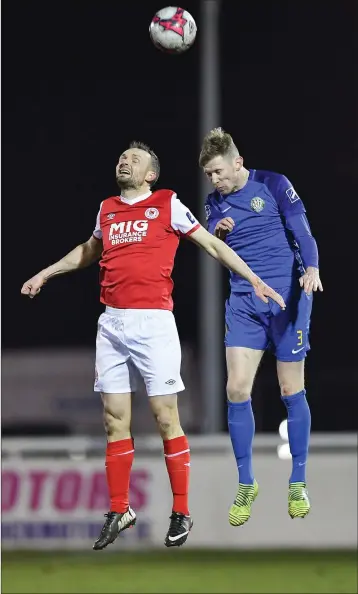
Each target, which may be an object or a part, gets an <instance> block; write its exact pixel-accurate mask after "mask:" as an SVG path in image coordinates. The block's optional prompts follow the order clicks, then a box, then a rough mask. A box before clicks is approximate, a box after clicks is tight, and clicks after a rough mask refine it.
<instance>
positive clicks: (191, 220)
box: [186, 210, 196, 225]
mask: <svg viewBox="0 0 358 594" xmlns="http://www.w3.org/2000/svg"><path fill="white" fill-rule="evenodd" d="M186 216H187V217H188V219H189V221H190V222H191V223H192V225H195V223H196V219H194V217H193V215H192V214H191V212H190V210H187V212H186Z"/></svg>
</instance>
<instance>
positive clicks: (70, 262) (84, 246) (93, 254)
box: [21, 236, 102, 298]
mask: <svg viewBox="0 0 358 594" xmlns="http://www.w3.org/2000/svg"><path fill="white" fill-rule="evenodd" d="M101 252H102V240H101V239H96V238H95V237H94V236H92V237H90V239H89V240H88V241H86V242H85V243H81V244H80V245H78V246H77V247H75V248H74V249H73V250H72V251H71V252H69V253H68V254H67V255H66V256H64V258H61V260H59V261H58V262H55V264H52V265H51V266H49V267H48V268H45V269H44V270H41V272H39V273H38V274H36V275H35V276H33V277H32V278H30V279H29V280H28V281H26V282H25V283H24V284H23V287H22V289H21V293H22V294H23V295H28V296H29V297H31V298H32V297H35V296H36V295H37V294H38V293H39V292H40V290H41V287H42V286H43V285H44V284H45V283H46V282H47V281H48V280H49V279H50V278H52V277H53V276H58V275H59V274H66V272H73V271H74V270H79V269H80V268H86V267H87V266H90V264H93V262H96V260H98V259H99V257H100V255H101Z"/></svg>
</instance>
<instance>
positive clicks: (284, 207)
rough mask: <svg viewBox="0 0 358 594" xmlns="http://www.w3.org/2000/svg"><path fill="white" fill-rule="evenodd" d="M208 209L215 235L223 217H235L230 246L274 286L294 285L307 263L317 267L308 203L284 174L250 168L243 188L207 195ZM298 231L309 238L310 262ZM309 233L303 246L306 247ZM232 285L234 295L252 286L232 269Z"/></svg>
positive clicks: (208, 217) (209, 228) (209, 223)
mask: <svg viewBox="0 0 358 594" xmlns="http://www.w3.org/2000/svg"><path fill="white" fill-rule="evenodd" d="M205 211H206V217H207V222H208V230H209V231H210V233H214V229H215V226H216V224H217V223H218V221H220V220H221V219H223V218H225V217H231V218H232V219H233V220H234V222H235V226H234V229H233V231H231V232H230V233H228V234H227V236H226V240H225V241H226V243H227V245H228V246H229V247H231V248H232V249H233V250H234V252H236V253H237V254H238V255H239V256H241V258H242V259H243V260H244V261H245V262H246V263H247V264H248V266H250V268H251V269H252V270H253V271H254V272H255V274H257V275H258V276H259V277H260V278H261V279H262V280H263V281H265V282H266V283H267V284H269V285H270V286H271V287H273V288H275V289H277V288H283V287H289V286H291V285H292V282H293V280H294V279H298V278H299V276H301V275H302V274H303V272H304V268H305V267H307V266H311V265H313V266H318V262H316V258H315V249H316V246H315V241H314V239H313V238H312V235H311V233H310V229H309V225H308V221H307V219H306V216H305V212H306V211H305V207H304V205H303V203H302V200H301V199H300V197H299V196H298V195H297V193H296V192H295V190H294V188H293V186H292V184H291V183H290V182H289V180H288V179H287V178H286V177H285V176H284V175H281V174H278V173H273V172H270V171H259V170H256V169H251V170H249V178H248V181H247V183H246V185H245V186H244V187H243V188H242V189H241V190H238V191H237V192H233V193H232V194H229V195H226V196H221V194H220V193H219V192H218V191H215V192H213V193H212V194H209V196H208V197H207V199H206V202H205ZM297 229H300V230H301V231H297ZM300 233H301V235H302V237H303V236H305V235H306V236H307V237H308V236H309V238H310V240H311V243H310V246H309V249H308V250H306V251H307V253H308V256H307V258H306V259H308V260H310V259H311V260H312V261H309V262H305V258H302V257H301V256H302V254H300V237H299V236H300ZM307 237H306V244H304V242H303V241H302V244H303V245H307ZM312 242H313V243H312ZM317 258H318V256H317ZM230 284H231V290H232V292H235V293H242V292H249V291H252V290H253V288H252V286H251V285H250V284H249V283H248V282H247V281H246V280H245V279H243V278H242V277H241V276H238V275H237V274H234V273H231V275H230Z"/></svg>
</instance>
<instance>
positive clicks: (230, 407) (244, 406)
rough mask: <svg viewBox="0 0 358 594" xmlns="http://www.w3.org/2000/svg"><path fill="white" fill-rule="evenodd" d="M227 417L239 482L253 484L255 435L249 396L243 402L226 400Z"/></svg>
mask: <svg viewBox="0 0 358 594" xmlns="http://www.w3.org/2000/svg"><path fill="white" fill-rule="evenodd" d="M227 418H228V425H229V433H230V438H231V443H232V448H233V450H234V455H235V458H236V464H237V469H238V471H239V480H240V483H242V484H244V485H253V484H254V475H253V471H252V442H253V439H254V435H255V419H254V415H253V412H252V406H251V398H250V400H246V401H245V402H230V401H229V400H228V402H227Z"/></svg>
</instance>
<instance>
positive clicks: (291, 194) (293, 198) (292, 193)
mask: <svg viewBox="0 0 358 594" xmlns="http://www.w3.org/2000/svg"><path fill="white" fill-rule="evenodd" d="M286 195H287V198H288V199H289V201H290V202H291V204H293V203H294V202H297V200H299V199H300V197H299V196H298V194H296V192H295V190H294V189H293V187H292V186H291V188H288V190H286Z"/></svg>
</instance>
